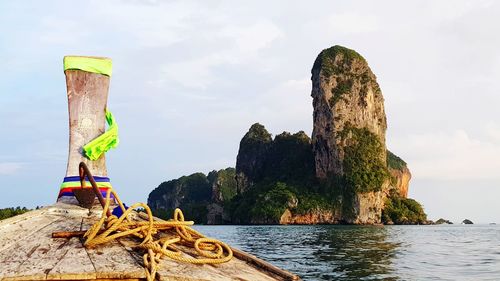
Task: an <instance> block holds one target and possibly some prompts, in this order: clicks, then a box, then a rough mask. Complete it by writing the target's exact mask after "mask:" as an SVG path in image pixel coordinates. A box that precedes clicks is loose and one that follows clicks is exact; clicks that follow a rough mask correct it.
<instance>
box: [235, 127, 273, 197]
mask: <svg viewBox="0 0 500 281" xmlns="http://www.w3.org/2000/svg"><path fill="white" fill-rule="evenodd" d="M272 141H273V138H272V136H271V134H270V133H269V132H268V131H267V130H266V128H264V126H262V125H261V124H259V123H255V124H253V125H252V127H250V130H248V132H247V133H246V134H245V136H243V138H242V139H241V141H240V149H239V151H238V156H237V157H236V182H237V187H238V193H243V192H245V191H247V190H248V189H249V188H250V187H251V186H252V185H253V184H254V183H255V182H256V181H258V180H260V179H261V178H262V174H263V173H264V164H265V159H266V155H267V152H268V150H269V148H270V147H271V144H272Z"/></svg>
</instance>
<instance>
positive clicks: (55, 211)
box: [0, 203, 298, 281]
mask: <svg viewBox="0 0 500 281" xmlns="http://www.w3.org/2000/svg"><path fill="white" fill-rule="evenodd" d="M101 210H102V209H101ZM99 216H100V211H99V210H95V211H91V212H89V210H88V209H84V208H81V207H79V206H75V205H69V204H64V203H57V204H55V205H52V206H49V207H45V208H42V209H39V210H35V211H31V212H28V213H25V214H22V215H19V216H16V217H13V218H9V219H6V220H3V221H0V280H2V281H3V280H110V279H121V280H138V279H145V278H146V276H145V272H144V268H143V266H142V255H141V254H140V253H138V252H136V251H134V250H133V249H132V248H131V247H130V246H131V245H132V244H136V242H133V241H131V240H128V239H127V238H125V239H121V240H119V242H113V243H111V244H107V245H105V246H100V247H96V248H94V249H87V248H85V247H83V245H82V242H81V240H80V238H77V237H75V238H70V239H67V238H52V237H51V236H52V233H53V232H57V231H81V230H86V229H88V228H89V227H90V226H91V225H92V224H94V222H95V221H96V220H97V219H98V218H99ZM186 251H187V252H188V253H189V251H188V250H187V249H186ZM236 256H237V255H236ZM244 260H247V261H249V262H247V261H244ZM255 264H256V263H255V262H252V261H250V260H248V259H238V258H237V257H235V258H233V259H232V260H231V261H230V262H228V263H225V264H219V265H194V264H188V263H182V262H177V261H174V260H171V259H168V258H165V259H163V260H162V262H161V267H160V269H159V271H158V276H159V279H160V280H179V281H180V280H183V281H191V280H192V281H194V280H196V281H200V280H207V281H209V280H252V281H260V280H262V281H271V280H298V278H297V277H296V276H295V277H293V275H292V274H290V275H289V276H283V275H281V276H280V275H278V274H276V273H273V272H275V271H273V270H269V268H267V269H265V268H259V267H258V266H256V265H255ZM285 275H286V274H285ZM295 278H297V279H295Z"/></svg>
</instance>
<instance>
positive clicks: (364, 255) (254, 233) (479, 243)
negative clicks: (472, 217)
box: [196, 225, 500, 281]
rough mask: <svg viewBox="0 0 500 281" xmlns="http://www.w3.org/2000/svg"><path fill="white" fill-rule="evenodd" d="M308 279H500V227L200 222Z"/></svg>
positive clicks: (226, 239)
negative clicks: (239, 224)
mask: <svg viewBox="0 0 500 281" xmlns="http://www.w3.org/2000/svg"><path fill="white" fill-rule="evenodd" d="M196 229H198V230H199V231H201V232H202V233H204V234H205V235H207V236H211V237H215V238H218V239H220V240H222V241H224V242H227V243H229V244H230V245H231V246H234V247H237V248H240V249H242V250H244V251H247V252H249V253H252V254H254V255H256V256H258V257H260V258H262V259H264V260H266V261H269V262H271V263H272V264H274V265H276V266H279V267H281V268H283V269H286V270H288V271H291V272H293V273H296V274H298V275H299V276H300V277H301V278H302V279H303V280H478V281H480V280H500V226H497V225H429V226H341V225H335V226H325V225H317V226H227V225H225V226H196Z"/></svg>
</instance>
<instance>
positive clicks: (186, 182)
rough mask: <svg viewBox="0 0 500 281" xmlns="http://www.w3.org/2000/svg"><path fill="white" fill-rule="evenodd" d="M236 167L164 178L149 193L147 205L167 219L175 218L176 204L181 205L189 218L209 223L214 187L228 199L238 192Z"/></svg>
mask: <svg viewBox="0 0 500 281" xmlns="http://www.w3.org/2000/svg"><path fill="white" fill-rule="evenodd" d="M234 177H235V170H234V168H227V169H224V170H220V171H212V172H210V173H209V174H208V176H205V174H203V173H194V174H192V175H189V176H183V177H180V178H178V179H175V180H171V181H167V182H163V183H162V184H160V185H159V186H158V187H157V188H155V189H154V190H153V191H152V192H151V193H150V194H149V197H148V205H150V206H151V207H152V208H153V213H154V214H155V215H156V216H158V217H160V218H164V219H169V218H172V216H173V211H174V210H175V208H181V209H182V211H183V212H184V215H185V217H186V218H188V219H189V220H194V221H196V222H197V223H206V222H207V214H208V209H207V206H208V204H209V203H210V202H211V201H212V195H213V194H212V192H213V188H214V187H215V186H216V187H217V188H218V189H219V190H218V192H220V193H221V194H216V195H217V197H218V198H222V201H223V202H222V203H224V201H225V200H226V201H229V200H230V199H231V198H232V197H234V196H235V195H236V181H235V179H234Z"/></svg>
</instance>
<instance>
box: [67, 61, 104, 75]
mask: <svg viewBox="0 0 500 281" xmlns="http://www.w3.org/2000/svg"><path fill="white" fill-rule="evenodd" d="M63 64H64V70H65V71H66V70H82V71H86V72H92V73H97V74H102V75H106V76H111V73H112V69H113V63H112V62H111V59H108V58H97V57H75V56H65V57H64V60H63Z"/></svg>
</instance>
